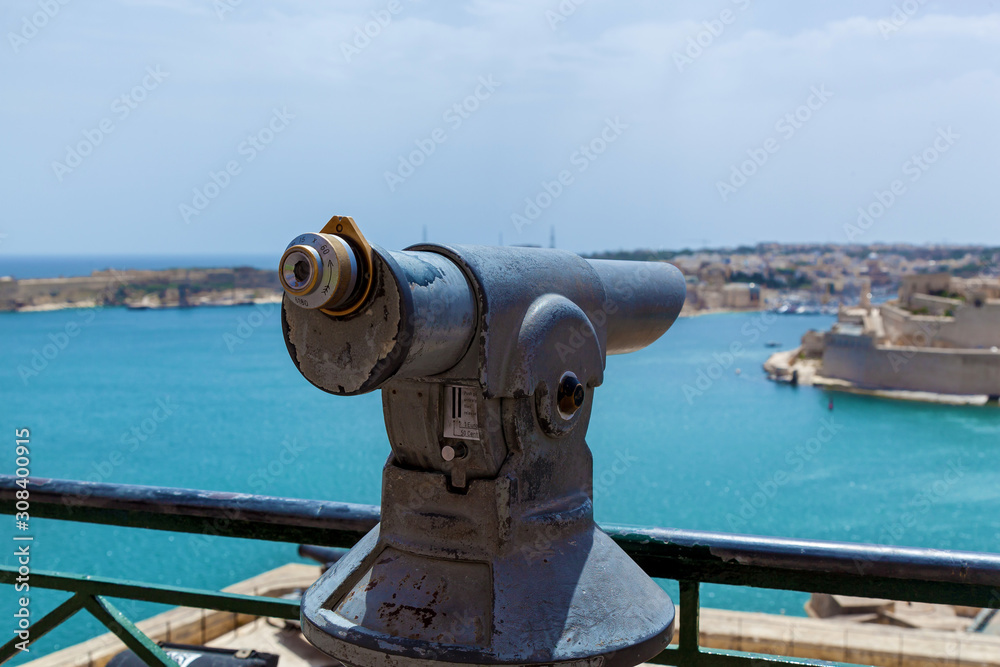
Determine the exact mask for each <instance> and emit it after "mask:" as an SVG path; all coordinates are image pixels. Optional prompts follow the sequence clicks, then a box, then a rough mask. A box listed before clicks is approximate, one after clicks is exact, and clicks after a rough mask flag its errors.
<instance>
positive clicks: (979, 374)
mask: <svg viewBox="0 0 1000 667" xmlns="http://www.w3.org/2000/svg"><path fill="white" fill-rule="evenodd" d="M820 373H821V374H822V375H823V376H825V377H829V378H838V379H841V380H848V381H850V382H853V383H855V384H856V385H858V386H860V387H863V388H866V389H904V390H908V391H927V392H934V393H939V394H966V395H968V394H989V395H993V396H996V395H1000V353H997V352H991V351H989V350H953V349H944V348H916V347H883V346H879V345H875V344H874V341H873V340H872V339H871V338H870V337H868V336H845V335H838V334H827V337H826V348H825V350H824V351H823V364H822V370H821V371H820Z"/></svg>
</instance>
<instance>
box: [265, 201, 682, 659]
mask: <svg viewBox="0 0 1000 667" xmlns="http://www.w3.org/2000/svg"><path fill="white" fill-rule="evenodd" d="M336 225H341V226H342V227H343V228H344V229H347V230H348V232H345V234H347V236H345V240H346V245H347V246H348V247H349V248H352V249H353V250H352V252H355V253H356V255H355V256H354V257H353V259H352V258H350V257H348V259H347V260H344V262H345V263H338V262H339V261H340V260H339V259H337V257H340V258H342V257H343V255H336V253H339V252H340V245H338V244H339V241H337V240H336V239H333V240H331V239H330V238H328V235H330V233H331V232H332V231H333V230H334V229H336ZM351 229H356V227H354V226H353V221H352V220H350V219H349V218H334V220H331V222H330V223H329V224H328V225H327V227H326V228H324V232H323V233H321V234H319V235H315V234H314V235H303V236H301V237H299V238H298V239H296V242H293V244H292V245H290V246H289V248H288V249H287V250H286V254H285V257H283V259H282V266H283V275H284V276H285V277H284V278H283V282H285V284H286V291H288V292H289V293H288V294H287V295H286V297H285V300H284V303H283V307H282V327H283V331H284V335H285V340H286V344H287V346H288V350H289V354H290V356H291V358H292V360H293V361H294V363H295V364H296V366H297V368H298V369H299V371H300V372H301V373H302V375H303V376H304V377H305V378H306V379H308V380H309V381H310V382H311V383H312V384H314V385H316V386H317V387H319V388H320V389H323V390H324V391H327V392H329V393H331V394H337V395H354V394H361V393H365V392H370V391H374V390H376V389H380V390H381V391H382V402H383V412H384V415H385V423H386V432H387V436H388V438H389V444H390V446H391V448H392V453H391V455H390V456H389V458H388V460H387V462H386V464H385V467H384V469H383V477H382V520H381V523H380V524H379V526H378V527H377V528H375V529H374V530H373V531H372V532H371V533H369V534H368V535H367V536H366V537H365V538H364V539H363V540H362V541H361V542H359V543H358V545H357V546H355V547H354V549H352V550H351V551H350V553H348V554H347V555H346V556H344V557H343V558H342V559H341V560H339V561H338V562H337V563H335V564H334V565H332V566H331V567H330V568H329V570H328V571H327V572H326V573H325V574H324V575H323V576H322V577H321V578H320V579H319V580H318V581H317V582H316V583H315V584H314V585H313V586H312V587H311V588H310V589H309V590H308V591H307V592H306V594H305V595H304V597H303V603H302V628H303V632H304V634H305V635H306V637H307V638H308V639H309V640H310V641H311V642H312V643H313V644H314V645H315V646H317V647H318V648H320V649H321V650H322V651H324V652H326V653H327V654H329V655H331V656H332V657H334V658H336V659H338V660H340V661H341V662H343V663H344V664H346V665H351V666H357V667H362V666H364V667H375V666H376V665H382V664H392V665H397V666H399V667H404V666H405V667H418V666H424V665H470V664H474V665H553V664H562V665H579V666H581V667H582V666H584V665H586V666H587V667H599V666H600V667H613V666H617V665H623V666H624V665H635V664H638V663H640V662H643V661H644V660H647V659H649V658H651V657H653V656H654V655H656V654H657V653H659V652H660V651H661V650H662V649H663V648H665V647H666V646H667V644H668V643H669V641H670V639H671V637H672V635H673V628H674V607H673V604H672V603H671V601H670V598H669V597H668V596H667V595H666V593H665V592H664V591H663V590H662V589H661V588H660V587H659V586H658V585H657V584H656V583H654V582H653V581H652V580H651V579H650V578H649V577H648V576H646V574H645V573H644V572H643V571H642V570H641V569H640V568H639V567H638V566H637V565H636V564H635V563H634V562H632V561H631V560H630V559H629V558H628V556H626V555H625V553H624V552H622V551H621V549H620V548H619V547H617V545H615V544H614V543H613V542H612V541H611V540H610V538H608V537H607V535H605V534H604V533H603V532H602V531H601V530H600V529H599V528H598V527H597V526H596V524H595V523H594V519H593V483H592V481H593V462H592V457H591V453H590V450H589V448H588V447H587V444H586V442H585V438H584V436H585V434H586V429H587V425H588V422H589V419H590V414H591V409H592V405H593V396H594V390H595V389H596V388H597V387H599V386H600V385H601V383H602V382H603V378H604V368H605V359H606V355H607V354H619V353H625V352H631V351H634V350H638V349H640V348H642V347H645V346H646V345H649V344H650V343H652V342H653V341H655V340H656V339H657V338H659V337H660V336H661V335H662V334H663V333H664V332H665V331H666V330H667V329H668V328H669V327H670V326H671V324H673V322H674V320H675V319H676V317H677V315H678V313H679V312H680V309H681V306H682V305H683V303H684V293H685V292H684V290H685V286H684V280H683V277H682V276H681V274H680V272H679V271H678V270H677V269H676V268H675V267H673V266H670V265H668V264H663V263H647V262H618V261H597V260H587V259H583V258H581V257H579V256H578V255H575V254H573V253H569V252H564V251H559V250H550V249H539V248H520V247H486V246H463V245H426V244H425V245H419V246H414V247H411V248H408V249H407V250H404V251H386V250H383V249H381V248H378V247H372V246H367V250H366V249H365V248H364V247H363V246H362V244H361V243H359V242H358V240H357V239H356V238H353V237H351V236H350V230H351ZM297 242H298V243H297ZM324 249H325V250H324ZM366 253H367V254H366ZM334 255H336V257H334ZM323 289H327V293H323V292H322V290H323ZM329 295H333V296H329ZM333 432H334V433H335V432H336V430H335V429H334V430H333ZM609 445H610V446H615V443H609Z"/></svg>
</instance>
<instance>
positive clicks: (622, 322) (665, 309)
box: [587, 259, 687, 354]
mask: <svg viewBox="0 0 1000 667" xmlns="http://www.w3.org/2000/svg"><path fill="white" fill-rule="evenodd" d="M587 261H588V262H590V265H591V266H592V267H593V268H594V270H595V271H597V275H598V276H600V278H601V282H602V283H604V289H605V291H606V292H607V295H608V303H607V305H606V310H607V311H608V313H607V319H608V323H607V327H608V342H607V346H608V349H607V353H608V354H625V353H627V352H635V351H636V350H641V349H642V348H644V347H646V346H647V345H650V344H651V343H653V342H654V341H655V340H656V339H658V338H659V337H660V336H662V335H663V334H664V333H665V332H666V331H667V329H669V328H670V327H671V325H673V323H674V320H676V319H677V316H678V315H679V314H680V312H681V308H682V307H683V306H684V297H685V296H686V293H687V289H686V286H685V283H684V275H683V274H682V273H681V272H680V271H679V270H678V269H677V267H675V266H673V265H672V264H666V263H665V262H634V261H622V260H612V259H591V260H587Z"/></svg>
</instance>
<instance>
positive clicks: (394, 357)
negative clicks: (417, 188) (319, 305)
mask: <svg viewBox="0 0 1000 667" xmlns="http://www.w3.org/2000/svg"><path fill="white" fill-rule="evenodd" d="M373 249H374V258H373V261H374V271H373V274H374V276H375V278H374V279H375V283H374V285H373V289H372V291H371V294H370V295H369V298H368V299H367V301H366V302H365V305H364V306H363V307H362V308H361V309H360V310H358V311H357V312H355V313H352V314H351V315H348V316H345V317H342V318H338V319H337V320H336V321H337V326H330V323H331V321H332V319H331V317H330V316H329V315H326V314H324V313H323V312H321V311H319V310H312V309H308V308H301V307H298V306H296V305H294V301H293V300H292V299H290V298H289V297H288V296H287V295H286V296H285V299H284V302H283V304H282V310H281V313H282V327H283V329H284V333H285V342H286V343H287V345H288V352H289V354H290V355H291V357H292V360H293V361H294V362H295V365H296V367H297V368H298V369H299V371H300V372H301V373H302V375H303V376H304V377H305V378H306V379H307V380H309V381H310V382H312V383H313V384H314V385H316V386H317V387H319V388H320V389H322V390H324V391H327V392H330V393H332V394H339V395H352V394H361V393H365V392H369V391H373V390H374V389H377V388H379V387H380V386H382V384H384V383H385V382H386V381H387V380H388V379H389V378H391V377H396V378H403V377H421V376H425V375H436V374H438V373H441V372H443V371H446V370H448V369H449V368H451V367H452V366H454V365H455V364H456V363H457V362H458V360H459V359H460V358H461V357H462V355H464V354H465V352H466V350H467V349H468V348H469V344H470V343H471V341H472V336H473V332H474V331H475V318H476V310H475V304H474V303H473V297H472V292H471V289H470V286H469V284H468V282H467V280H466V278H465V276H464V275H463V273H462V272H461V271H460V270H459V269H458V267H456V266H455V265H454V263H452V262H449V261H448V260H446V259H445V258H443V257H442V256H441V255H439V254H435V253H428V252H387V251H385V250H383V249H381V248H378V247H375V248H373Z"/></svg>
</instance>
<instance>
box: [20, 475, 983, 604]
mask: <svg viewBox="0 0 1000 667" xmlns="http://www.w3.org/2000/svg"><path fill="white" fill-rule="evenodd" d="M15 479H16V478H14V477H12V476H9V475H0V512H4V513H8V514H12V513H14V512H15V509H14V502H15V491H16V490H17V489H18V488H19V487H17V486H16V484H15ZM29 489H30V490H31V515H32V517H33V518H36V517H38V518H52V519H62V520H69V521H82V522H90V523H102V524H111V525H120V526H134V527H141V528H152V529H157V530H169V531H176V532H192V533H203V534H214V535H222V536H228V537H242V538H249V539H264V540H272V541H279V542H293V543H302V542H305V543H309V544H317V545H320V546H331V547H350V546H352V545H353V544H354V543H355V542H356V541H357V540H358V539H360V538H361V536H362V535H364V534H365V533H366V532H368V531H369V530H370V529H371V528H373V527H374V526H375V524H376V523H377V522H378V519H379V508H378V507H376V506H373V505H354V504H349V503H337V502H329V501H322V500H296V499H288V498H275V497H271V496H256V495H249V494H240V493H220V492H211V491H198V490H190V489H173V488H161V487H149V486H134V485H117V484H95V483H91V482H75V481H68V480H52V479H36V478H32V479H31V480H30V484H29ZM604 530H605V531H606V532H607V533H608V534H609V535H610V536H611V537H612V538H613V539H614V540H615V541H616V542H617V543H618V544H619V545H620V546H621V547H622V548H623V549H624V550H625V552H626V553H628V554H629V556H631V557H632V558H633V559H634V560H635V561H636V562H637V563H638V564H639V565H640V566H641V567H642V568H643V569H644V570H645V571H646V572H647V573H648V574H649V575H650V576H653V577H659V578H664V579H676V580H689V581H700V582H705V583H716V584H729V585H734V586H750V587H754V588H773V589H783V590H796V591H807V592H816V593H837V594H846V595H859V596H862V597H885V598H892V599H897V600H913V601H921V602H937V603H942V604H960V605H967V606H975V607H992V608H996V607H1000V555H997V554H987V553H972V552H959V551H939V550H934V549H918V548H908V547H892V546H880V545H871V544H852V543H842V542H826V541H820V540H797V539H787V538H776V537H759V536H753V535H734V534H728V533H715V532H708V531H692V530H674V529H666V528H632V527H617V526H605V527H604Z"/></svg>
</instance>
